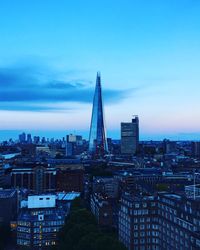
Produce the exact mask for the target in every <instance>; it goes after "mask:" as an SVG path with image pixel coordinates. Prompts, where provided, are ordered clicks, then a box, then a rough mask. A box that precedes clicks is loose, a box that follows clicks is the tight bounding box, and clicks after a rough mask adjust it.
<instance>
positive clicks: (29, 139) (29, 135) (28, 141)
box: [27, 134, 32, 143]
mask: <svg viewBox="0 0 200 250" xmlns="http://www.w3.org/2000/svg"><path fill="white" fill-rule="evenodd" d="M27 143H32V137H31V134H27Z"/></svg>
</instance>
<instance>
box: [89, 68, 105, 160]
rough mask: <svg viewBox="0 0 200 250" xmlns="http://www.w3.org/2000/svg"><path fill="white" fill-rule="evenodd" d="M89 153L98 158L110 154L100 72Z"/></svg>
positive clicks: (94, 102)
mask: <svg viewBox="0 0 200 250" xmlns="http://www.w3.org/2000/svg"><path fill="white" fill-rule="evenodd" d="M89 152H90V154H92V155H94V156H95V157H96V158H98V157H102V156H104V155H105V154H106V153H107V152H108V145H107V139H106V128H105V123H104V112H103V100H102V91H101V76H100V73H99V72H98V73H97V79H96V88H95V93H94V99H93V108H92V119H91V125H90V136H89Z"/></svg>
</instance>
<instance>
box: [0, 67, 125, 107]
mask: <svg viewBox="0 0 200 250" xmlns="http://www.w3.org/2000/svg"><path fill="white" fill-rule="evenodd" d="M55 75H58V74H51V72H50V71H49V72H47V70H45V72H44V73H42V69H39V68H37V67H35V66H33V65H31V66H30V65H28V66H18V67H6V68H0V109H1V110H31V111H39V110H40V111H48V110H52V109H53V108H51V107H47V106H46V105H44V104H46V103H55V102H57V103H59V102H81V103H91V102H92V98H93V94H94V86H92V85H91V82H90V81H87V80H77V81H74V80H73V81H70V80H60V79H58V77H56V79H55ZM91 86H92V87H91ZM128 92H129V91H126V90H108V89H104V91H103V94H104V99H105V101H106V102H109V103H112V102H118V101H120V100H121V99H122V98H125V97H126V95H127V94H128ZM16 103H17V105H16ZM28 103H32V105H27V104H28ZM34 104H35V105H34ZM38 104H39V105H38Z"/></svg>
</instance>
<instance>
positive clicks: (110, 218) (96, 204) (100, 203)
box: [90, 194, 118, 228]
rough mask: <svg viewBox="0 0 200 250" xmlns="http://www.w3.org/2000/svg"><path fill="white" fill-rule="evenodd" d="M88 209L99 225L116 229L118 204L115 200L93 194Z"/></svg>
mask: <svg viewBox="0 0 200 250" xmlns="http://www.w3.org/2000/svg"><path fill="white" fill-rule="evenodd" d="M90 208H91V212H92V213H93V214H94V216H95V217H96V220H97V222H98V224H99V225H101V226H107V227H111V228H112V227H113V228H117V226H118V203H117V201H116V200H115V199H111V198H107V197H105V196H102V195H101V194H93V195H91V198H90Z"/></svg>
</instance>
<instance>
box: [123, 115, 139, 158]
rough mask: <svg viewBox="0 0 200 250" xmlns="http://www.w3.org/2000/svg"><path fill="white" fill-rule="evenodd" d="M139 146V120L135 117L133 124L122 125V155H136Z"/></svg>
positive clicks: (124, 123)
mask: <svg viewBox="0 0 200 250" xmlns="http://www.w3.org/2000/svg"><path fill="white" fill-rule="evenodd" d="M138 146H139V118H138V116H134V118H133V119H132V122H122V123H121V153H122V154H125V155H135V154H136V152H137V150H138Z"/></svg>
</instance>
